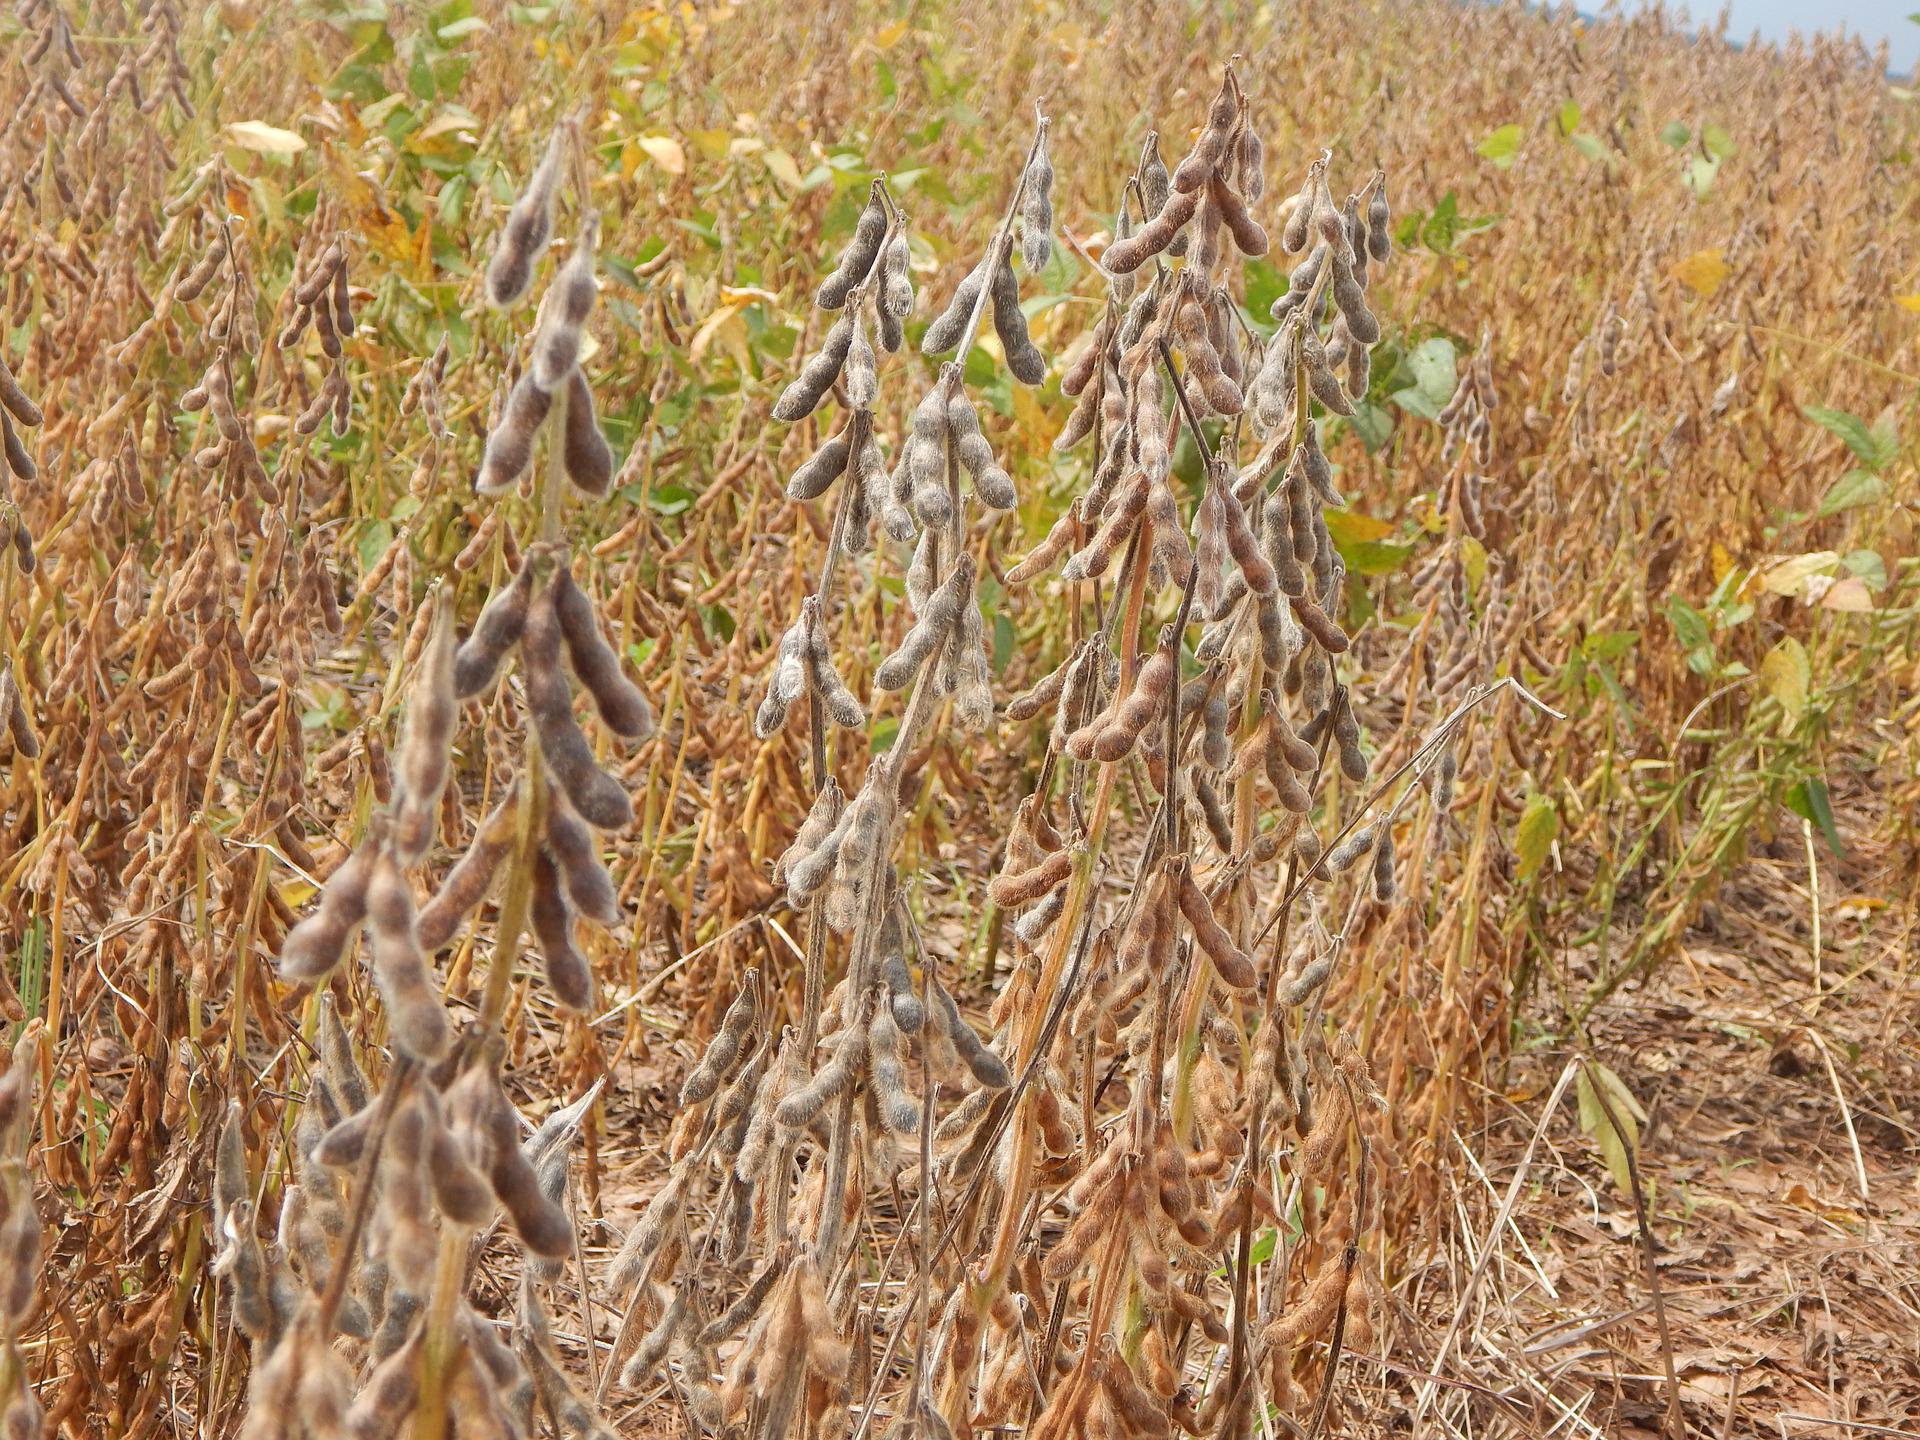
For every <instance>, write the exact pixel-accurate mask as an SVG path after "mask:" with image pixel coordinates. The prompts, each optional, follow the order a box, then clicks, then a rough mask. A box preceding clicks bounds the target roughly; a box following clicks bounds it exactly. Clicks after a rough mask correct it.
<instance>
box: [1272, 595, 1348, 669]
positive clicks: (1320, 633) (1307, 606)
mask: <svg viewBox="0 0 1920 1440" xmlns="http://www.w3.org/2000/svg"><path fill="white" fill-rule="evenodd" d="M1287 603H1288V604H1289V605H1291V606H1292V607H1293V614H1294V618H1295V619H1297V620H1298V621H1299V622H1300V628H1301V629H1303V630H1305V631H1306V632H1307V633H1308V634H1309V635H1311V636H1313V638H1314V640H1315V642H1316V643H1318V645H1319V646H1320V648H1321V649H1322V650H1325V651H1326V652H1327V653H1328V654H1330V655H1338V654H1340V653H1341V652H1342V651H1344V650H1345V649H1346V648H1347V647H1348V646H1349V645H1350V644H1352V643H1353V642H1352V640H1351V639H1349V638H1348V636H1347V632H1346V631H1344V630H1342V629H1341V628H1340V626H1339V625H1338V624H1337V623H1336V622H1335V621H1334V620H1333V618H1332V617H1331V616H1329V615H1328V614H1327V612H1326V611H1324V610H1322V609H1321V608H1320V607H1319V606H1318V605H1316V604H1314V603H1313V601H1311V600H1309V599H1307V598H1306V597H1305V596H1303V595H1289V596H1288V597H1287Z"/></svg>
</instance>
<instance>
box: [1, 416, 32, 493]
mask: <svg viewBox="0 0 1920 1440" xmlns="http://www.w3.org/2000/svg"><path fill="white" fill-rule="evenodd" d="M0 453H4V454H5V456H6V463H7V468H8V469H9V470H11V471H13V473H14V474H15V475H16V476H18V477H19V478H20V479H22V480H36V479H38V478H39V476H40V467H39V466H38V465H36V464H34V463H33V456H32V455H31V454H30V453H28V450H27V444H26V441H24V440H22V439H21V438H20V435H19V432H17V431H16V430H15V429H14V428H13V421H12V420H11V419H9V418H8V417H7V412H6V411H5V410H0Z"/></svg>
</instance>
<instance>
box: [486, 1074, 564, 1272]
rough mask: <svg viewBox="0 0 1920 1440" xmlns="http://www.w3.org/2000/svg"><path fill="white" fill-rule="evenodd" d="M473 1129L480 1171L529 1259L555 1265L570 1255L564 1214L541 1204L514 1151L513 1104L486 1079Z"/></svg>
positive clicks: (529, 1168) (528, 1166)
mask: <svg viewBox="0 0 1920 1440" xmlns="http://www.w3.org/2000/svg"><path fill="white" fill-rule="evenodd" d="M479 1109H480V1111H481V1113H480V1115H479V1116H478V1117H477V1119H478V1129H479V1134H480V1137H481V1140H482V1148H483V1152H484V1155H485V1161H484V1164H483V1165H482V1167H481V1168H482V1169H484V1170H485V1171H486V1175H487V1180H488V1182H489V1183H490V1184H491V1185H492V1186H493V1193H494V1194H495V1195H497V1196H499V1197H500V1203H501V1204H502V1205H504V1206H505V1207H506V1211H507V1214H508V1216H509V1217H510V1218H511V1219H512V1221H513V1228H514V1229H515V1230H516V1231H518V1232H519V1235H520V1238H521V1239H522V1240H523V1241H525V1242H526V1246H527V1248H528V1249H529V1250H531V1251H532V1252H533V1253H534V1254H536V1255H539V1256H542V1257H543V1258H545V1259H548V1260H561V1259H564V1258H566V1257H567V1256H568V1255H570V1254H572V1252H573V1241H574V1234H573V1224H572V1222H571V1221H569V1220H568V1219H567V1212H566V1211H565V1210H563V1209H561V1208H560V1206H558V1205H557V1204H555V1203H554V1202H553V1201H552V1200H550V1199H548V1198H547V1195H546V1192H545V1191H543V1190H542V1189H541V1188H540V1177H539V1175H538V1174H536V1173H535V1171H534V1168H533V1165H532V1163H531V1162H530V1161H529V1160H528V1159H527V1157H526V1155H525V1153H524V1152H523V1151H522V1150H521V1149H520V1122H519V1120H518V1118H517V1117H516V1116H515V1114H514V1110H513V1104H512V1102H511V1101H509V1100H508V1099H507V1097H506V1095H505V1093H504V1092H503V1091H502V1090H501V1089H500V1082H499V1081H497V1080H494V1079H492V1078H491V1077H489V1078H488V1080H487V1082H486V1090H485V1093H484V1095H483V1096H482V1097H481V1104H480V1106H479Z"/></svg>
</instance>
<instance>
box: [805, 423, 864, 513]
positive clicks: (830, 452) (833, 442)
mask: <svg viewBox="0 0 1920 1440" xmlns="http://www.w3.org/2000/svg"><path fill="white" fill-rule="evenodd" d="M860 428H861V427H860V422H859V421H857V420H856V421H852V422H849V423H848V424H847V426H846V427H845V428H843V429H842V430H840V431H839V432H838V433H837V434H835V435H833V436H831V437H830V438H829V439H828V440H827V441H826V442H825V443H824V444H822V445H821V446H820V448H819V449H818V450H816V451H814V452H813V454H812V455H810V456H809V457H808V458H807V459H806V461H805V462H803V463H802V464H801V466H800V468H799V469H798V470H796V471H794V472H793V475H792V477H791V478H790V479H789V480H788V481H787V498H788V499H790V500H818V499H819V498H820V497H821V496H822V495H824V494H826V493H827V487H828V486H830V485H832V484H833V482H834V481H836V480H838V479H839V478H840V477H841V475H843V474H844V473H846V469H847V460H848V458H849V457H850V456H851V454H852V453H853V441H854V438H855V432H856V431H857V430H858V429H860Z"/></svg>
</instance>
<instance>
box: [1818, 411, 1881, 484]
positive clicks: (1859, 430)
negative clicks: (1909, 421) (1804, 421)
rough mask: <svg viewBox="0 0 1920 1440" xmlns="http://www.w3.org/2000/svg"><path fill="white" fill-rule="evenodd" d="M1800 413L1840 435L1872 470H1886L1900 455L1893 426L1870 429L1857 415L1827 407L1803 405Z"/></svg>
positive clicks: (1849, 447) (1876, 426) (1875, 426)
mask: <svg viewBox="0 0 1920 1440" xmlns="http://www.w3.org/2000/svg"><path fill="white" fill-rule="evenodd" d="M1800 413H1801V414H1802V415H1805V416H1806V417H1807V418H1808V419H1809V420H1811V421H1813V423H1814V424H1816V425H1819V426H1821V427H1822V428H1823V429H1826V430H1830V431H1832V432H1833V433H1834V434H1835V435H1838V436H1839V437H1840V438H1841V439H1842V440H1844V441H1845V442H1846V444H1847V448H1848V449H1849V450H1851V451H1853V453H1854V454H1855V455H1857V456H1859V457H1860V463H1861V464H1863V465H1865V466H1866V467H1867V468H1868V469H1869V470H1884V469H1886V468H1887V466H1889V465H1891V464H1892V463H1893V461H1894V458H1895V457H1896V456H1897V455H1898V454H1899V453H1900V437H1899V435H1898V434H1897V433H1896V432H1895V430H1894V428H1893V426H1892V425H1891V424H1882V425H1873V426H1870V425H1868V424H1867V422H1866V421H1864V420H1862V419H1861V418H1860V417H1859V416H1858V415H1849V414H1848V413H1847V412H1846V411H1844V410H1829V409H1828V408H1827V407H1826V406H1824V405H1802V406H1801V407H1800Z"/></svg>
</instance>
